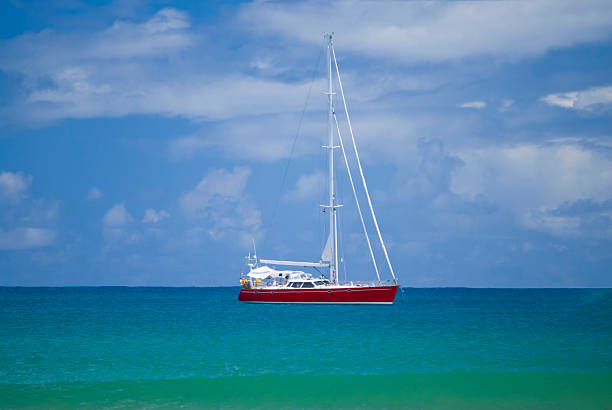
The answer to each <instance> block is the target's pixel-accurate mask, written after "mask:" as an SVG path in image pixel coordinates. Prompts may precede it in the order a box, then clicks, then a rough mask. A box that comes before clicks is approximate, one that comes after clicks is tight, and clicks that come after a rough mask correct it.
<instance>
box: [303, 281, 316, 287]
mask: <svg viewBox="0 0 612 410" xmlns="http://www.w3.org/2000/svg"><path fill="white" fill-rule="evenodd" d="M302 287H303V288H314V287H315V286H314V283H312V282H304V283H303V284H302Z"/></svg>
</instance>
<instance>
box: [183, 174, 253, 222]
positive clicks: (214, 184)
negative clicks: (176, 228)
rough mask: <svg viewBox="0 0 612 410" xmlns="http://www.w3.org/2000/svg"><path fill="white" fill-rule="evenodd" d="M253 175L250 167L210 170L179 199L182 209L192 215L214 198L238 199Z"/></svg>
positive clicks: (205, 206) (195, 214) (204, 207)
mask: <svg viewBox="0 0 612 410" xmlns="http://www.w3.org/2000/svg"><path fill="white" fill-rule="evenodd" d="M249 175H251V170H250V169H249V168H245V167H241V168H234V170H233V171H228V170H226V169H217V170H213V171H210V172H209V173H208V174H207V175H205V176H204V178H202V180H201V181H200V182H199V183H198V185H197V186H196V187H195V188H194V189H193V190H191V191H189V192H187V193H185V194H183V195H182V196H181V198H180V199H179V205H180V207H181V209H182V211H183V212H184V213H185V214H186V215H188V216H191V217H194V216H197V214H198V213H199V212H200V211H202V210H204V209H206V208H207V207H208V206H209V205H210V202H211V200H212V199H213V198H215V197H220V198H221V199H223V200H228V201H236V200H238V199H240V196H241V195H242V192H243V191H244V188H245V187H246V183H247V180H248V178H249Z"/></svg>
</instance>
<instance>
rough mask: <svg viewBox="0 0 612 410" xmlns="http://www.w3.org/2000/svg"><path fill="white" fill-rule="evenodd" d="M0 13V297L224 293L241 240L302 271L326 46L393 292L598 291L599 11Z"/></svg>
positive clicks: (130, 5) (315, 197)
mask: <svg viewBox="0 0 612 410" xmlns="http://www.w3.org/2000/svg"><path fill="white" fill-rule="evenodd" d="M0 8H1V9H0V16H2V17H0V19H1V22H2V24H0V285H53V286H55V285H60V286H61V285H176V286H191V285H197V286H216V285H235V284H236V283H237V279H238V276H239V274H240V271H241V269H244V268H245V267H244V265H243V262H244V260H243V256H244V255H246V254H247V253H248V252H249V250H250V242H251V238H254V239H255V240H256V241H257V244H258V251H259V255H260V256H263V257H269V258H292V259H297V260H317V259H318V257H319V255H320V252H321V249H322V247H323V244H324V243H323V242H324V238H325V227H324V223H325V221H326V218H325V215H324V214H322V213H321V209H320V207H319V204H320V203H323V201H324V192H323V191H324V190H325V180H324V177H323V175H324V168H323V167H324V166H325V164H326V162H325V157H324V155H325V152H323V150H322V149H321V148H320V145H321V144H322V143H323V142H324V139H325V133H326V111H325V110H326V107H325V95H324V94H323V93H322V92H323V90H324V88H325V84H324V69H323V65H322V62H321V61H320V60H319V56H320V53H321V51H322V50H323V47H324V40H323V33H324V32H327V31H333V32H334V33H335V47H336V52H337V54H338V57H339V64H340V68H341V71H342V75H343V82H344V86H345V91H346V93H347V98H348V104H349V109H350V110H351V118H352V120H353V126H354V129H355V133H356V138H357V143H358V145H359V147H360V154H361V155H362V159H363V161H364V165H365V167H366V177H367V179H368V183H369V186H370V190H371V192H372V194H373V200H374V206H375V208H376V210H377V215H378V217H379V221H380V224H381V227H382V231H383V235H384V237H385V240H386V242H387V244H388V248H389V252H390V257H391V261H392V263H393V265H394V269H395V271H396V272H397V274H398V275H399V277H400V281H401V283H402V284H403V285H406V286H476V287H573V286H579V287H609V286H612V252H610V250H611V249H612V135H611V134H610V130H611V129H612V127H611V125H612V121H611V119H612V75H611V74H610V73H611V71H610V67H611V66H612V3H610V2H609V1H587V2H575V1H555V2H497V1H495V2H433V3H425V2H385V1H376V2H353V1H339V2H334V3H333V5H331V6H328V5H327V2H321V3H319V2H264V1H255V2H236V3H230V2H215V1H209V2H187V1H178V2H162V1H159V2H155V1H154V2H146V1H139V0H133V1H118V2H104V1H97V2H84V1H83V2H82V1H71V0H65V1H56V2H45V1H18V0H14V1H9V2H3V3H2V6H0ZM317 61H319V64H318V66H317ZM313 73H314V77H313ZM313 78H314V82H313V80H312V79H313ZM311 87H312V88H311ZM309 89H311V93H310V97H309V98H308V104H307V109H306V111H305V115H304V119H303V122H302V126H301V129H300V133H299V136H298V138H297V143H296V146H295V151H294V154H293V158H292V160H291V161H290V166H289V168H288V172H287V179H286V183H285V185H284V186H283V187H281V181H282V176H283V173H284V170H285V169H286V165H287V163H288V162H287V161H288V158H289V157H290V156H291V155H290V153H291V146H292V141H293V139H294V136H295V135H296V131H297V129H298V123H299V122H300V114H301V112H302V109H303V107H304V104H305V102H306V100H307V95H308V94H309ZM338 184H339V191H340V192H339V194H340V198H341V200H342V201H343V202H344V203H345V204H346V207H345V208H343V209H342V216H341V218H340V222H341V225H342V227H343V236H342V242H343V252H344V255H345V259H346V268H347V272H348V275H349V278H351V279H372V278H373V276H374V273H373V272H372V269H371V266H370V265H369V260H368V255H367V248H366V244H365V241H364V239H363V237H362V236H361V234H360V225H359V222H358V219H357V215H356V212H355V210H354V206H352V205H353V204H352V198H351V193H350V187H349V186H348V181H347V178H346V173H345V172H344V171H343V170H342V169H339V170H338ZM376 254H377V257H378V260H379V261H381V262H382V261H383V259H382V254H381V251H380V249H376ZM383 275H386V276H387V277H388V275H389V273H388V271H387V270H385V269H383Z"/></svg>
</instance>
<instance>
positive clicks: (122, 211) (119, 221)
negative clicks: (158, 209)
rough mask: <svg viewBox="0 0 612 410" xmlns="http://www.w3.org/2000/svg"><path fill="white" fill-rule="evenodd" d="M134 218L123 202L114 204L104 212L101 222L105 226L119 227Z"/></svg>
mask: <svg viewBox="0 0 612 410" xmlns="http://www.w3.org/2000/svg"><path fill="white" fill-rule="evenodd" d="M133 220H134V218H132V216H131V215H130V213H129V212H128V211H127V209H126V208H125V204H124V203H120V204H116V205H114V206H113V207H112V208H110V209H109V210H108V211H106V213H105V214H104V217H103V218H102V224H103V225H104V227H107V228H121V227H124V226H126V225H127V224H129V223H130V222H132V221H133Z"/></svg>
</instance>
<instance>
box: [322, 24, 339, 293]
mask: <svg viewBox="0 0 612 410" xmlns="http://www.w3.org/2000/svg"><path fill="white" fill-rule="evenodd" d="M325 38H326V39H327V75H328V82H327V101H328V105H329V108H328V122H327V133H328V136H329V145H328V146H327V147H325V148H327V149H329V205H328V209H329V240H330V241H331V255H330V256H331V257H330V258H329V259H330V261H329V274H330V279H331V280H332V281H334V282H335V283H336V284H338V235H337V232H336V227H337V224H336V204H335V201H336V198H335V191H334V148H335V147H334V128H333V121H334V105H333V104H334V102H333V94H334V93H333V85H332V54H331V53H332V35H331V34H326V35H325Z"/></svg>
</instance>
